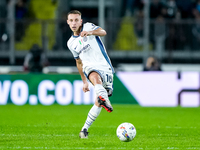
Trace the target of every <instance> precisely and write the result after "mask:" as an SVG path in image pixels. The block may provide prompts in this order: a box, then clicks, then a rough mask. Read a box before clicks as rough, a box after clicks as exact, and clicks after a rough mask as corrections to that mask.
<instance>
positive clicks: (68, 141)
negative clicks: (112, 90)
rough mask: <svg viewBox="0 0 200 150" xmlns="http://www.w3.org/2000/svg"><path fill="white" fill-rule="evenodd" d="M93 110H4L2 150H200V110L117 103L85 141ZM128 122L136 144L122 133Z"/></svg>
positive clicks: (84, 107) (10, 107)
mask: <svg viewBox="0 0 200 150" xmlns="http://www.w3.org/2000/svg"><path fill="white" fill-rule="evenodd" d="M91 107H92V105H78V106H77V105H68V106H60V105H57V104H55V105H51V106H42V105H36V106H30V105H23V106H15V105H12V104H10V105H5V106H0V150H6V149H15V150H27V149H37V150H40V149H55V150H60V149H66V150H68V149H74V150H76V149H78V150H80V149H81V150H82V149H87V150H92V149H96V150H99V149H105V150H154V149H155V150H165V149H170V150H171V149H175V150H177V149H178V150H183V149H188V150H191V149H200V108H199V107H197V108H183V107H171V108H170V107H141V106H138V105H119V104H114V105H113V108H114V111H113V112H112V113H107V112H106V111H105V110H104V109H102V111H101V114H100V115H99V117H98V118H97V120H96V121H95V122H94V123H93V125H92V126H91V127H90V128H89V138H88V139H80V138H79V136H78V135H79V132H80V129H81V128H82V126H83V124H84V122H85V120H86V117H87V113H88V111H89V109H90V108H91ZM123 122H130V123H132V124H133V125H134V126H135V127H136V130H137V135H136V137H135V139H134V140H133V141H131V142H121V141H120V140H119V139H118V138H117V136H116V129H117V127H118V125H119V124H121V123H123Z"/></svg>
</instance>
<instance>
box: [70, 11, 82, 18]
mask: <svg viewBox="0 0 200 150" xmlns="http://www.w3.org/2000/svg"><path fill="white" fill-rule="evenodd" d="M70 14H79V15H80V16H81V15H82V14H81V12H80V11H78V10H71V11H70V12H68V14H67V19H68V16H69V15H70Z"/></svg>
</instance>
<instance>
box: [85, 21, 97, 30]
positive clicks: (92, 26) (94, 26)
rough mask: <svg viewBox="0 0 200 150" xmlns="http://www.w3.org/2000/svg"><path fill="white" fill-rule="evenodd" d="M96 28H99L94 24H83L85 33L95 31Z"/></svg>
mask: <svg viewBox="0 0 200 150" xmlns="http://www.w3.org/2000/svg"><path fill="white" fill-rule="evenodd" d="M98 28H100V27H99V26H96V25H95V24H93V23H90V22H87V23H85V24H84V29H85V31H92V30H96V29H98Z"/></svg>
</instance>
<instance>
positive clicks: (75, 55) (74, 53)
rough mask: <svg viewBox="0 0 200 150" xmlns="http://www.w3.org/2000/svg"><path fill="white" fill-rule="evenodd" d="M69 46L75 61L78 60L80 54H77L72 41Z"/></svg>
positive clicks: (68, 43)
mask: <svg viewBox="0 0 200 150" xmlns="http://www.w3.org/2000/svg"><path fill="white" fill-rule="evenodd" d="M67 46H68V48H69V50H70V51H71V53H72V55H73V56H74V59H78V58H79V53H78V52H76V51H75V50H74V49H73V48H72V44H71V42H70V40H69V41H68V42H67Z"/></svg>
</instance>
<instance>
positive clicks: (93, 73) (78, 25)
mask: <svg viewBox="0 0 200 150" xmlns="http://www.w3.org/2000/svg"><path fill="white" fill-rule="evenodd" d="M67 23H68V25H69V27H70V29H71V30H72V32H73V35H72V36H71V37H70V39H69V40H68V42H67V46H68V48H69V49H70V51H71V52H72V54H73V56H74V58H75V60H76V66H77V68H78V71H79V74H80V76H81V79H82V81H83V91H84V92H88V91H89V85H88V82H87V81H90V82H91V83H92V84H93V86H94V90H95V93H96V95H97V98H96V100H95V104H94V105H93V107H92V108H91V109H90V111H89V113H88V116H87V119H86V121H85V124H84V126H83V127H82V129H81V131H80V133H79V137H80V138H88V128H89V127H90V126H91V125H92V123H93V122H94V121H95V119H96V118H97V117H98V115H99V114H100V112H101V109H102V107H103V108H104V109H105V110H106V111H108V112H112V111H113V107H112V105H111V103H110V101H109V99H108V97H109V96H111V95H112V92H113V73H114V69H113V67H112V64H111V61H110V58H109V57H108V55H107V52H106V49H105V47H104V45H103V43H102V41H101V39H100V36H105V35H106V34H107V33H106V31H105V30H104V29H102V28H101V27H99V26H96V25H94V24H93V23H88V22H87V23H84V24H83V20H82V19H81V12H79V11H77V10H72V11H70V12H69V13H68V15H67Z"/></svg>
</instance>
